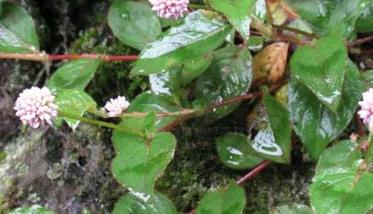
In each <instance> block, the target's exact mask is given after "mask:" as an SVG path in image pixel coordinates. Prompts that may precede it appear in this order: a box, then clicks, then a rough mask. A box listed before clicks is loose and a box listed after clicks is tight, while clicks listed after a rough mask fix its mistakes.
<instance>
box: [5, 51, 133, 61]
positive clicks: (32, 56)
mask: <svg viewBox="0 0 373 214" xmlns="http://www.w3.org/2000/svg"><path fill="white" fill-rule="evenodd" d="M0 59H18V60H29V61H55V60H76V59H98V60H101V61H105V62H110V61H123V62H132V61H136V60H137V59H138V56H137V55H105V54H46V53H0Z"/></svg>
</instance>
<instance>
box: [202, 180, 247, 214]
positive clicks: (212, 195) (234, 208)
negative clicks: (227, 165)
mask: <svg viewBox="0 0 373 214" xmlns="http://www.w3.org/2000/svg"><path fill="white" fill-rule="evenodd" d="M245 204H246V197H245V192H244V190H243V189H242V188H241V187H239V186H237V185H235V184H231V185H229V186H228V188H227V189H225V190H217V191H214V192H208V193H206V195H205V196H204V197H203V198H202V200H201V201H200V203H199V205H198V207H197V212H196V213H197V214H225V213H229V214H242V212H243V209H244V208H245Z"/></svg>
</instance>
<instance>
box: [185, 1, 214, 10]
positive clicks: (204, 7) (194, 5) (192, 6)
mask: <svg viewBox="0 0 373 214" xmlns="http://www.w3.org/2000/svg"><path fill="white" fill-rule="evenodd" d="M188 7H189V8H190V9H193V10H197V9H204V10H208V9H210V8H208V7H207V6H206V5H202V4H193V3H191V4H189V5H188Z"/></svg>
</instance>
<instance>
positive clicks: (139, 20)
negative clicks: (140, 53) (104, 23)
mask: <svg viewBox="0 0 373 214" xmlns="http://www.w3.org/2000/svg"><path fill="white" fill-rule="evenodd" d="M108 21H109V26H110V28H111V30H112V31H113V33H114V35H115V36H116V37H117V38H118V39H119V40H120V41H122V42H123V43H125V44H126V45H128V46H131V47H133V48H136V49H139V50H141V49H143V48H144V47H145V46H146V45H147V44H148V43H150V42H153V41H155V40H156V39H157V37H158V36H159V34H160V33H161V24H160V22H159V19H158V17H157V16H156V15H155V13H154V12H153V11H152V9H151V8H150V6H149V5H148V4H145V3H144V2H135V1H123V0H116V1H114V3H113V4H112V6H111V7H110V10H109V17H108Z"/></svg>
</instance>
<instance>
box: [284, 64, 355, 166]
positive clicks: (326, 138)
mask: <svg viewBox="0 0 373 214" xmlns="http://www.w3.org/2000/svg"><path fill="white" fill-rule="evenodd" d="M361 93H362V84H361V82H360V81H359V77H358V71H357V68H356V66H355V65H354V64H352V63H349V64H348V69H347V72H346V78H345V82H344V85H343V91H342V100H341V105H340V106H339V108H338V109H337V111H336V112H332V111H331V110H330V109H329V108H328V107H326V106H325V105H324V104H323V103H322V102H320V101H319V100H318V99H317V97H316V96H315V95H314V94H313V93H312V92H311V91H310V90H309V89H308V88H307V87H305V86H304V85H303V84H302V83H300V82H299V81H297V80H295V79H291V81H290V84H289V92H288V98H289V111H290V115H291V120H292V124H293V127H294V130H295V132H296V133H297V135H298V136H299V137H300V139H301V141H302V143H303V144H304V145H305V147H306V148H307V150H308V152H309V154H310V155H311V157H312V158H313V159H314V160H316V159H317V158H318V157H319V155H320V154H321V152H322V151H323V150H324V148H325V147H326V146H327V145H328V144H329V142H331V141H332V140H334V139H335V138H336V137H337V136H338V135H339V134H340V133H341V132H342V131H343V130H344V129H345V128H346V127H347V125H348V124H349V122H350V121H351V119H352V118H353V115H354V113H355V109H356V107H357V104H358V101H359V100H360V96H361Z"/></svg>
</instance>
